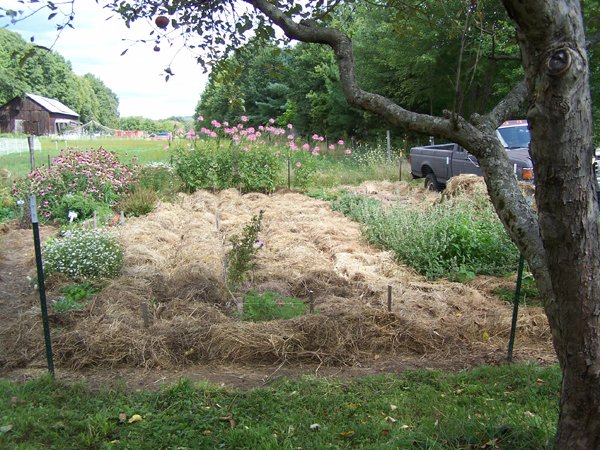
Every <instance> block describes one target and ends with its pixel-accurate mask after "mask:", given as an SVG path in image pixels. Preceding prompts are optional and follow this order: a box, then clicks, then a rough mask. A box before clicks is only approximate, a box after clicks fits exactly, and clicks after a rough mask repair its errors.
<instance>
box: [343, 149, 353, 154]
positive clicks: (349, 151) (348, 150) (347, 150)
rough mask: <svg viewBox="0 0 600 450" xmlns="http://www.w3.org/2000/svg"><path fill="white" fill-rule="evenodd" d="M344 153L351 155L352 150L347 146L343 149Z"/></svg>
mask: <svg viewBox="0 0 600 450" xmlns="http://www.w3.org/2000/svg"><path fill="white" fill-rule="evenodd" d="M344 153H345V154H346V155H351V154H352V150H350V149H349V148H347V149H346V150H344Z"/></svg>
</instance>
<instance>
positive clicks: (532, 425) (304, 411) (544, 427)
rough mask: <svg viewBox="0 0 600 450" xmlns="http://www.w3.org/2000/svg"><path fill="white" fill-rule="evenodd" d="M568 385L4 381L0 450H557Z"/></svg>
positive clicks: (533, 372)
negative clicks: (133, 385)
mask: <svg viewBox="0 0 600 450" xmlns="http://www.w3.org/2000/svg"><path fill="white" fill-rule="evenodd" d="M559 384H560V371H559V369H558V367H557V366H552V367H546V368H542V367H538V366H535V365H523V364H521V365H505V366H500V367H480V368H477V369H474V370H471V371H464V372H459V373H450V374H445V373H441V372H438V371H426V370H420V371H407V372H404V373H403V374H401V375H399V376H373V377H365V378H358V379H352V380H331V379H315V378H313V377H302V378H299V379H280V380H277V381H275V382H274V383H273V384H272V385H271V386H269V387H265V388H260V389H254V390H249V391H240V390H228V389H224V388H221V387H215V386H212V385H207V384H193V383H191V382H189V381H181V382H179V383H178V384H176V385H174V386H171V387H167V388H163V389H162V390H160V391H135V392H127V391H126V390H125V389H117V390H111V391H105V390H101V391H97V390H94V391H91V390H89V389H88V388H86V387H85V386H83V385H72V384H66V383H63V382H60V381H52V380H51V379H50V378H42V379H39V380H36V381H29V382H25V383H15V382H9V381H0V430H1V431H0V448H12V449H33V448H56V449H59V448H60V449H84V448H99V449H113V448H115V449H125V448H129V449H158V448H206V449H208V448H226V449H237V448H245V449H298V448H303V449H321V448H340V449H344V448H363V449H396V448H401V449H467V448H468V449H536V450H539V449H544V448H551V447H552V441H553V438H554V434H555V423H556V420H557V414H558V392H559ZM135 414H139V415H140V416H141V417H142V419H141V420H140V421H137V422H134V423H129V419H130V418H131V417H133V416H134V415H135Z"/></svg>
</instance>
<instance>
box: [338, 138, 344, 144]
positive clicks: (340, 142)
mask: <svg viewBox="0 0 600 450" xmlns="http://www.w3.org/2000/svg"><path fill="white" fill-rule="evenodd" d="M337 144H338V145H344V144H345V142H344V140H343V139H340V140H339V141H337Z"/></svg>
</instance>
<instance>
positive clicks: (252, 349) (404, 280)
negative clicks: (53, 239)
mask: <svg viewBox="0 0 600 450" xmlns="http://www.w3.org/2000/svg"><path fill="white" fill-rule="evenodd" d="M371 185H373V183H370V184H369V186H371ZM369 186H367V187H366V189H367V190H369V189H371V190H372V191H377V189H379V191H381V192H392V193H393V195H395V196H401V195H402V192H405V193H410V191H411V190H410V189H409V188H407V186H406V184H405V183H398V184H397V186H395V187H394V186H393V187H391V188H390V187H389V186H387V185H386V186H387V187H385V188H383V187H380V188H378V187H376V186H375V185H373V186H371V188H369ZM360 189H363V190H364V189H365V186H362V187H359V188H358V190H359V191H360ZM429 195H431V194H423V197H422V198H421V200H422V201H423V202H429V201H430V199H429ZM417 198H418V197H417ZM406 201H409V200H406ZM410 201H415V197H414V196H413V195H411V200H410ZM260 210H263V211H264V218H263V229H262V231H261V233H260V239H261V240H262V241H263V242H264V244H265V246H264V248H262V249H261V250H260V251H259V252H258V257H257V265H256V267H255V269H254V270H253V272H252V274H251V280H250V281H249V282H248V283H247V284H246V285H244V286H242V287H241V288H240V289H239V291H236V292H229V291H228V289H227V288H226V285H225V283H224V275H225V274H224V266H225V264H224V258H225V254H226V253H227V251H228V250H229V248H230V244H229V238H230V237H231V236H233V235H235V234H238V235H239V234H240V233H241V231H242V230H243V228H244V226H245V225H246V224H247V223H248V222H249V221H250V219H251V218H252V217H253V216H254V215H256V214H258V213H259V211H260ZM22 231H23V230H11V231H9V232H8V233H7V234H5V237H4V241H5V243H6V245H7V247H9V246H10V245H12V244H13V243H15V242H16V241H17V240H22V239H25V237H26V235H27V238H30V237H29V233H26V234H24V233H22ZM114 231H115V233H117V235H118V237H119V239H120V240H121V242H122V243H123V245H124V247H125V269H124V272H123V275H122V276H121V277H120V278H117V279H115V280H113V281H111V282H110V283H109V285H108V286H107V287H105V288H104V289H103V291H102V292H100V293H99V294H96V295H95V297H94V298H93V299H92V300H91V301H90V302H89V303H88V304H87V306H86V308H85V309H82V310H78V311H70V312H68V313H62V314H56V313H53V314H52V315H51V317H52V320H53V325H52V333H53V345H54V354H55V359H56V362H57V365H58V367H63V368H72V369H81V368H91V367H105V368H109V367H154V368H161V367H162V368H169V367H183V366H186V365H190V364H196V363H203V364H204V363H213V364H215V363H227V364H230V363H244V364H258V363H277V364H280V363H282V362H289V363H317V364H325V365H360V364H365V363H368V362H369V361H373V360H375V359H378V360H379V359H387V358H404V357H406V358H422V359H426V360H431V361H436V360H438V361H446V360H448V359H454V360H456V361H463V362H464V361H466V360H471V359H472V358H474V359H477V358H478V361H479V362H481V361H485V360H486V357H487V356H489V355H497V354H499V353H500V352H504V349H505V348H506V343H507V340H508V334H509V328H510V319H511V312H512V306H511V305H510V304H507V303H505V302H503V301H501V300H499V299H497V298H496V297H494V296H493V295H490V294H489V293H488V292H487V291H486V290H478V289H476V288H474V287H469V286H465V285H463V284H459V283H451V282H448V281H437V282H430V281H427V280H426V279H424V278H422V277H421V276H419V275H417V274H415V273H414V272H413V271H412V270H410V269H408V268H406V267H405V266H402V265H399V264H397V263H395V261H394V259H393V257H392V255H391V254H390V253H388V252H386V251H382V250H380V249H378V248H375V247H373V246H370V245H369V244H367V243H366V242H365V240H364V239H363V238H362V237H361V234H360V228H359V226H358V225H357V224H355V223H353V222H352V221H350V220H349V219H346V218H345V217H343V216H342V215H341V214H339V213H336V212H332V211H331V209H330V208H329V206H328V203H326V202H323V201H320V200H315V199H311V198H308V197H306V196H303V195H301V194H298V193H293V192H282V193H275V194H273V195H262V194H247V195H240V194H239V193H238V192H237V191H235V190H227V191H222V192H217V193H211V192H208V191H199V192H196V193H194V194H192V195H180V197H179V198H178V200H177V201H176V202H174V203H163V204H160V205H159V206H158V207H157V208H156V210H155V211H154V212H153V213H151V214H149V215H147V216H145V217H141V218H133V219H130V220H128V221H127V222H126V224H124V225H123V226H120V227H116V228H114ZM8 250H10V249H8ZM24 258H25V259H26V260H27V261H26V262H27V266H24V267H23V271H25V272H27V271H29V272H27V273H22V274H20V276H21V277H22V278H23V279H24V277H25V276H26V275H28V274H30V273H32V271H33V268H34V266H33V260H32V257H31V255H30V254H27V255H26V256H24ZM13 264H14V262H13ZM58 285H60V280H58V279H55V280H50V283H49V288H50V295H49V297H50V299H52V298H53V295H54V297H55V296H56V295H55V290H56V286H58ZM388 286H392V293H393V304H392V311H391V312H388V311H387V291H388ZM250 288H253V289H255V290H256V291H258V292H266V291H269V292H276V293H279V294H281V295H286V296H287V295H291V296H295V297H298V298H300V299H303V300H304V301H308V299H309V292H310V291H312V292H313V298H314V301H315V312H314V313H313V314H309V313H307V314H305V315H303V316H300V317H297V318H294V319H290V320H274V321H266V322H245V321H242V320H240V319H239V318H238V315H237V313H238V310H239V308H240V304H239V303H240V298H241V296H242V294H243V293H244V291H245V290H248V289H250ZM14 301H15V302H18V303H19V306H18V310H19V313H18V314H12V313H11V314H10V315H7V314H5V313H4V311H0V314H1V315H2V317H1V318H2V321H3V324H4V326H3V327H2V330H0V365H2V366H4V367H5V368H7V369H8V368H16V367H27V366H32V365H36V366H39V365H40V364H43V357H44V356H43V351H44V346H43V339H42V331H41V321H40V318H39V306H38V305H37V303H36V297H35V293H34V292H31V293H30V295H29V296H28V297H15V300H14ZM3 304H5V303H3ZM13 306H14V305H13ZM13 309H14V308H13ZM515 354H516V355H517V356H518V355H522V356H523V357H525V358H536V357H539V358H542V359H545V360H547V359H548V358H551V356H550V355H552V346H551V344H550V333H549V329H548V326H547V323H546V320H545V317H544V315H543V311H542V310H541V309H540V308H536V307H527V308H524V309H523V310H522V311H521V314H520V317H519V328H518V335H517V348H516V350H515Z"/></svg>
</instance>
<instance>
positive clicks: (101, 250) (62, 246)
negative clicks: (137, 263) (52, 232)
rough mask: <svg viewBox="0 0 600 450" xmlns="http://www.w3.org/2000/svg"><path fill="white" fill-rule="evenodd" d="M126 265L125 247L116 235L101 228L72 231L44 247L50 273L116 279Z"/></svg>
mask: <svg viewBox="0 0 600 450" xmlns="http://www.w3.org/2000/svg"><path fill="white" fill-rule="evenodd" d="M122 266H123V249H122V247H121V244H120V243H119V241H118V240H117V238H116V237H114V236H112V235H111V234H109V233H108V232H106V231H101V230H84V229H73V230H68V231H66V232H65V233H64V235H63V236H62V237H59V238H52V239H49V240H48V241H47V242H46V245H45V246H44V267H45V270H46V273H48V274H52V273H62V274H65V275H67V276H68V277H70V278H72V279H75V280H80V279H87V278H112V277H115V276H117V275H118V274H119V272H120V271H121V268H122Z"/></svg>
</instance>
